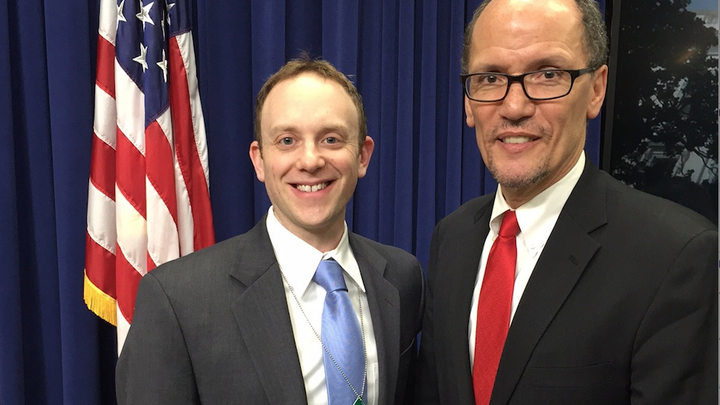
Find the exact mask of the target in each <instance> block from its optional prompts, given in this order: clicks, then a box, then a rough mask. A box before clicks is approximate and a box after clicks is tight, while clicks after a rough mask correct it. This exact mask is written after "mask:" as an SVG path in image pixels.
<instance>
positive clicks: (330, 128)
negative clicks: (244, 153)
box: [270, 124, 350, 134]
mask: <svg viewBox="0 0 720 405" xmlns="http://www.w3.org/2000/svg"><path fill="white" fill-rule="evenodd" d="M349 131H350V128H349V127H348V126H346V125H343V124H332V125H326V126H323V127H322V128H321V131H320V132H322V133H329V132H339V133H347V132H349ZM283 132H291V133H297V132H300V130H299V128H298V127H297V126H295V125H292V124H289V125H283V124H280V125H276V126H274V127H271V128H270V133H272V134H277V133H283Z"/></svg>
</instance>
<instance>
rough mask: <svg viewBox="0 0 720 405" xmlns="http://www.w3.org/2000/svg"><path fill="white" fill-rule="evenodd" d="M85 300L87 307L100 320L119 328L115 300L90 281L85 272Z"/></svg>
mask: <svg viewBox="0 0 720 405" xmlns="http://www.w3.org/2000/svg"><path fill="white" fill-rule="evenodd" d="M84 284H85V288H84V292H83V298H84V299H85V304H86V305H87V307H88V308H89V309H90V310H91V311H92V312H94V313H95V315H97V316H99V317H100V318H102V319H104V320H106V321H107V322H110V323H111V324H113V325H115V326H117V305H116V301H115V298H113V297H111V296H109V295H107V294H105V293H104V292H103V291H102V290H101V289H99V288H97V287H96V286H95V284H93V283H92V281H90V279H89V278H88V277H87V272H85V283H84Z"/></svg>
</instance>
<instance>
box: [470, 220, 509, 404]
mask: <svg viewBox="0 0 720 405" xmlns="http://www.w3.org/2000/svg"><path fill="white" fill-rule="evenodd" d="M519 231H520V227H519V226H518V223H517V218H516V217H515V211H510V210H508V211H505V214H504V216H503V219H502V224H501V225H500V232H499V234H498V237H497V239H495V242H494V243H493V245H492V248H491V249H490V255H489V256H488V260H487V265H486V266H485V276H484V277H483V282H482V287H481V288H480V299H479V300H478V311H477V325H476V330H475V360H474V363H473V388H474V391H475V404H476V405H487V404H489V403H490V395H491V394H492V389H493V385H494V384H495V374H497V369H498V365H499V364H500V355H501V354H502V350H503V346H504V345H505V338H506V337H507V334H508V328H509V327H510V310H511V307H512V295H513V286H514V284H515V264H516V262H517V246H516V245H515V237H516V236H517V234H518V232H519Z"/></svg>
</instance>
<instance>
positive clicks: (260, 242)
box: [230, 219, 307, 404]
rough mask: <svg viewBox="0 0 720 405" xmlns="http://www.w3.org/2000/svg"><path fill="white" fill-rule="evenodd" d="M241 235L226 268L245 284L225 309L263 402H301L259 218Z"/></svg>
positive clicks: (285, 316) (281, 297)
mask: <svg viewBox="0 0 720 405" xmlns="http://www.w3.org/2000/svg"><path fill="white" fill-rule="evenodd" d="M247 235H248V239H249V241H250V243H248V244H247V245H246V246H243V247H242V248H241V254H240V259H239V260H238V262H237V263H236V264H235V265H234V266H233V268H232V269H231V270H230V276H231V277H233V278H235V279H236V280H238V281H239V282H240V283H242V284H244V285H245V286H246V289H245V291H244V292H243V293H242V294H241V295H240V296H239V297H238V299H237V300H236V301H235V302H233V304H232V305H231V309H232V311H233V313H234V315H235V319H236V320H237V322H238V326H239V327H240V330H241V335H242V339H243V342H244V343H245V345H246V347H247V350H248V353H249V354H250V357H251V359H252V362H253V365H254V366H255V369H256V370H257V373H258V375H259V377H260V380H261V381H262V384H263V388H264V389H265V393H266V395H267V398H268V400H269V403H271V404H289V403H295V404H297V403H306V401H307V399H306V394H305V385H304V382H303V378H302V371H301V369H300V361H299V359H298V355H297V351H296V348H295V339H294V335H293V331H292V324H291V321H290V315H289V313H288V307H287V301H286V299H285V291H284V287H283V282H282V277H281V275H280V268H279V266H278V264H277V261H276V259H275V254H274V252H273V248H272V244H271V243H270V238H269V236H268V233H267V229H266V227H265V220H264V219H263V220H262V221H260V222H259V223H258V225H256V226H255V227H254V228H253V229H252V230H251V231H250V232H248V234H247ZM239 343H240V342H238V344H239ZM239 400H240V399H239Z"/></svg>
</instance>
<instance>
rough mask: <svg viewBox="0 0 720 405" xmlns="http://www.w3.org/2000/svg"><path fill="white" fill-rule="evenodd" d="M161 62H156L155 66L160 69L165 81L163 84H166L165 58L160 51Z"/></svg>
mask: <svg viewBox="0 0 720 405" xmlns="http://www.w3.org/2000/svg"><path fill="white" fill-rule="evenodd" d="M162 54H163V56H162V60H161V61H160V62H157V65H158V66H159V67H160V69H161V70H162V71H163V79H164V80H165V83H167V65H168V63H167V59H166V58H165V50H164V49H163V51H162Z"/></svg>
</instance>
